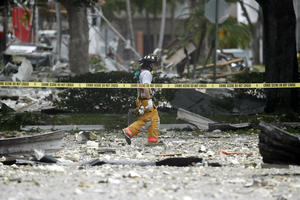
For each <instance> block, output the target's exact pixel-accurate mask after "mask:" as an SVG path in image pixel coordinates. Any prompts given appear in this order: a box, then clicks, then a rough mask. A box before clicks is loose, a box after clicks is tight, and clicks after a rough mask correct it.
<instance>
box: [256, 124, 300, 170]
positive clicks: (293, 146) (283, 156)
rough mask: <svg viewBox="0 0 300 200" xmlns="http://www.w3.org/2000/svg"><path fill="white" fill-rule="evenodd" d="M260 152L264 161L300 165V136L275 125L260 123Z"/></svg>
mask: <svg viewBox="0 0 300 200" xmlns="http://www.w3.org/2000/svg"><path fill="white" fill-rule="evenodd" d="M259 128H260V130H261V131H260V134H259V152H260V154H261V155H262V157H263V162H265V163H271V164H294V165H300V138H299V135H292V134H290V133H288V132H286V131H284V130H282V129H280V128H278V127H276V126H274V125H271V124H267V123H264V122H261V123H260V124H259Z"/></svg>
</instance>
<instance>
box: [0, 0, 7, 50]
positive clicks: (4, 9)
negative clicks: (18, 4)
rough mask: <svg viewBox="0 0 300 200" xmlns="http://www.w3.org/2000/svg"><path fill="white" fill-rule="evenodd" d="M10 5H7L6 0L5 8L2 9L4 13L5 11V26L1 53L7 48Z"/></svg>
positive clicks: (3, 24)
mask: <svg viewBox="0 0 300 200" xmlns="http://www.w3.org/2000/svg"><path fill="white" fill-rule="evenodd" d="M7 11H8V5H7V2H6V1H5V3H4V8H3V10H2V13H3V23H2V26H3V38H2V41H1V51H0V53H2V52H4V51H5V49H6V43H7V27H8V16H7V15H8V13H7Z"/></svg>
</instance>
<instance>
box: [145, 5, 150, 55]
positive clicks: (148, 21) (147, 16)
mask: <svg viewBox="0 0 300 200" xmlns="http://www.w3.org/2000/svg"><path fill="white" fill-rule="evenodd" d="M146 30H147V33H146V43H147V45H146V47H147V48H146V49H145V50H146V52H144V54H149V53H150V50H151V47H152V43H151V29H150V16H149V12H148V11H147V10H146Z"/></svg>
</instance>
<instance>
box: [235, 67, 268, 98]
mask: <svg viewBox="0 0 300 200" xmlns="http://www.w3.org/2000/svg"><path fill="white" fill-rule="evenodd" d="M264 75H265V73H261V72H250V73H245V74H237V75H235V76H234V82H237V83H263V82H264ZM235 95H236V97H241V96H247V95H250V96H255V97H258V98H264V97H265V93H264V89H263V88H248V89H235Z"/></svg>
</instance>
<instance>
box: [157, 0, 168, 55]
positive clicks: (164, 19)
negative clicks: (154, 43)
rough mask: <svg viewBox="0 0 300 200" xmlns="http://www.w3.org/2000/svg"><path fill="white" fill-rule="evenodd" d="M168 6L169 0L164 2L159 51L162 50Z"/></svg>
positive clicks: (163, 0)
mask: <svg viewBox="0 0 300 200" xmlns="http://www.w3.org/2000/svg"><path fill="white" fill-rule="evenodd" d="M166 4H167V0H162V13H161V25H160V33H159V41H158V48H159V49H162V46H163V40H164V32H165V22H166V7H167V6H166Z"/></svg>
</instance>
